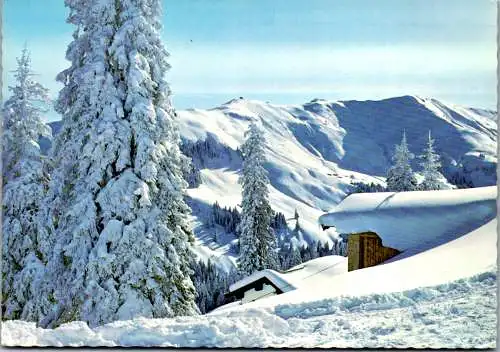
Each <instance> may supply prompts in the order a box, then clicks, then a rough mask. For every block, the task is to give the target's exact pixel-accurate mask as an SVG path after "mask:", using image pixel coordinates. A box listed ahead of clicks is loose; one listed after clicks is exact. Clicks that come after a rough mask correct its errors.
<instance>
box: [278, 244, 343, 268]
mask: <svg viewBox="0 0 500 352" xmlns="http://www.w3.org/2000/svg"><path fill="white" fill-rule="evenodd" d="M278 253H279V255H278V257H279V259H280V268H281V270H282V271H285V270H288V269H290V268H292V267H294V266H296V265H299V264H302V263H305V262H308V261H309V260H312V259H316V258H320V257H324V256H327V255H341V256H344V257H345V256H347V244H346V243H345V242H344V241H342V240H338V241H334V242H333V245H332V246H330V245H329V244H328V242H325V243H322V242H321V241H314V242H312V243H310V244H309V245H308V246H305V245H302V246H300V247H297V246H293V245H292V244H291V243H290V242H282V243H281V244H280V246H279V252H278Z"/></svg>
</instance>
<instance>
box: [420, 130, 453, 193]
mask: <svg viewBox="0 0 500 352" xmlns="http://www.w3.org/2000/svg"><path fill="white" fill-rule="evenodd" d="M420 158H421V160H422V162H421V163H420V165H421V166H422V174H423V176H424V181H423V182H422V183H421V184H420V188H421V189H422V190H424V191H430V190H439V189H444V188H447V187H446V186H445V185H444V184H443V182H442V180H443V179H444V176H443V175H442V174H441V173H440V172H439V169H440V168H441V163H440V161H439V154H437V153H436V152H435V150H434V139H432V136H431V131H429V139H428V140H427V145H426V147H425V148H424V153H423V154H422V155H421V156H420Z"/></svg>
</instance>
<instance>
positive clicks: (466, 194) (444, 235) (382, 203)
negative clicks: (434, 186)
mask: <svg viewBox="0 0 500 352" xmlns="http://www.w3.org/2000/svg"><path fill="white" fill-rule="evenodd" d="M496 198H497V188H496V187H494V186H492V187H479V188H469V189H464V190H445V191H417V192H400V193H394V192H381V193H359V194H351V195H350V196H348V197H347V198H346V199H344V200H343V201H342V202H341V203H340V204H339V205H338V206H337V207H336V208H335V209H334V211H333V212H331V213H328V214H324V215H322V216H321V217H320V218H319V222H320V224H321V225H322V226H335V228H336V229H337V231H338V232H341V233H346V234H348V233H357V232H364V231H373V232H375V233H377V234H378V235H379V236H380V238H381V239H382V243H383V245H384V246H387V247H392V248H395V249H398V250H400V251H405V250H408V249H414V248H415V247H417V246H422V245H424V244H426V243H432V244H435V243H436V241H441V242H442V243H444V242H446V241H449V240H450V239H453V238H456V237H458V236H460V235H463V234H465V233H467V232H470V231H471V230H473V229H475V228H477V227H478V226H480V225H482V224H484V223H486V222H487V221H489V220H491V219H493V218H495V217H496V215H497V211H496Z"/></svg>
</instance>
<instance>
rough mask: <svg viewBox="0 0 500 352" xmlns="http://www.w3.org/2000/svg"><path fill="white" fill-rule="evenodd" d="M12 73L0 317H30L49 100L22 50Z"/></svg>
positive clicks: (33, 314) (6, 109)
mask: <svg viewBox="0 0 500 352" xmlns="http://www.w3.org/2000/svg"><path fill="white" fill-rule="evenodd" d="M14 75H15V76H14V77H15V85H13V86H11V87H9V90H10V91H11V92H12V95H11V97H10V98H9V99H7V100H6V101H5V104H4V106H3V111H2V115H3V120H2V128H3V131H2V166H3V170H2V171H3V190H2V191H3V208H2V217H3V224H2V233H3V243H2V276H3V280H2V305H3V308H4V312H3V318H4V319H23V320H36V319H37V317H38V312H37V309H36V306H35V304H34V300H33V298H34V297H35V295H36V294H38V290H39V283H40V280H41V278H42V277H43V274H44V268H45V266H44V264H43V262H42V261H41V260H40V258H39V254H38V253H39V252H38V238H37V232H38V230H37V229H38V226H39V223H38V213H39V209H40V203H41V201H42V198H43V195H44V192H45V189H46V187H47V184H48V178H47V177H48V175H47V174H46V172H44V160H43V159H42V156H41V152H40V146H39V145H38V139H39V137H40V136H44V137H49V138H50V136H51V130H50V127H49V126H47V125H46V124H44V123H43V121H42V114H43V113H44V112H46V107H47V103H48V102H49V98H48V90H47V89H46V88H44V87H43V86H42V85H41V84H40V83H38V82H36V81H35V80H34V79H33V75H34V74H33V72H32V70H31V61H30V55H29V52H28V50H27V49H26V48H25V49H24V50H23V51H22V53H21V56H20V57H19V58H18V59H17V69H16V70H15V71H14Z"/></svg>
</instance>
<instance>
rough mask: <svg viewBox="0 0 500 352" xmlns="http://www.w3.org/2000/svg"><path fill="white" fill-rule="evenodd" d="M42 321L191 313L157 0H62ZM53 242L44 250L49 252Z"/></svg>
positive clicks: (186, 240) (186, 233)
mask: <svg viewBox="0 0 500 352" xmlns="http://www.w3.org/2000/svg"><path fill="white" fill-rule="evenodd" d="M65 4H66V6H67V7H68V8H69V11H70V14H69V17H68V22H69V23H71V24H73V25H75V26H76V28H77V29H76V31H75V33H74V35H73V41H72V43H71V44H70V45H69V47H68V50H67V53H66V58H67V59H68V60H69V61H70V62H71V66H70V67H69V68H68V69H66V70H64V71H63V72H61V73H60V74H59V76H58V79H59V81H61V82H62V83H63V84H64V88H63V89H62V90H61V92H60V94H59V98H58V101H57V104H56V109H57V111H58V112H59V113H60V114H61V115H62V116H63V126H62V129H61V132H60V134H59V135H58V138H57V140H56V143H55V146H54V149H53V151H52V153H53V155H54V159H55V162H54V171H53V177H52V181H51V183H50V187H49V191H48V196H47V199H46V206H47V209H48V211H47V212H46V214H45V219H46V221H47V226H46V228H45V230H44V234H45V235H46V236H45V238H46V241H45V243H44V245H43V251H42V254H43V256H44V258H48V261H49V262H48V270H49V275H48V279H47V281H46V283H45V286H44V290H43V291H42V295H41V300H40V305H41V307H42V309H44V310H45V313H46V316H45V318H44V319H43V320H42V321H41V322H40V324H41V325H42V326H49V327H50V326H57V325H59V324H61V323H64V322H67V321H72V320H83V321H86V322H88V323H89V324H90V325H91V326H95V325H99V324H103V323H106V322H109V321H113V320H122V319H130V318H133V317H137V316H144V317H171V316H176V315H188V314H194V313H197V312H198V310H197V308H196V305H195V302H194V297H195V290H194V286H193V284H192V281H191V279H190V277H189V274H190V272H191V270H190V268H189V264H188V259H189V253H190V251H189V248H190V241H191V240H192V239H193V237H192V234H191V232H190V230H189V229H188V223H187V214H188V213H189V209H188V207H187V205H186V204H185V202H184V200H183V188H185V187H186V183H185V181H184V180H183V179H182V171H181V160H182V159H181V154H180V151H179V141H180V138H179V133H178V130H177V127H176V124H175V121H174V111H173V108H172V106H171V103H170V98H169V96H170V90H169V86H168V84H167V82H166V80H165V73H166V71H167V70H168V69H169V65H168V63H167V57H168V53H167V51H166V50H165V47H164V45H163V43H162V41H161V39H160V33H161V28H162V27H161V24H160V18H161V5H160V0H92V1H87V0H66V1H65ZM52 249H53V250H52Z"/></svg>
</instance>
